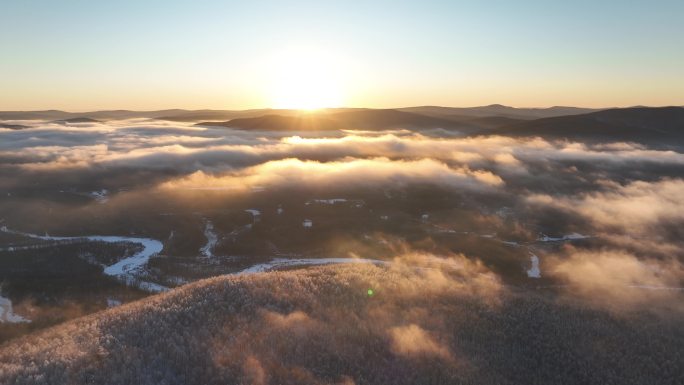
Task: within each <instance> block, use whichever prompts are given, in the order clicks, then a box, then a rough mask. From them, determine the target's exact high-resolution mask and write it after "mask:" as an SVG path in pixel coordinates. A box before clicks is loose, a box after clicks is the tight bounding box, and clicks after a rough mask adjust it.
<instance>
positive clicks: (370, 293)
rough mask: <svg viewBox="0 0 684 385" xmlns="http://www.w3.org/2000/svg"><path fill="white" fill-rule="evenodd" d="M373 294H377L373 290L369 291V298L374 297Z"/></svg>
mask: <svg viewBox="0 0 684 385" xmlns="http://www.w3.org/2000/svg"><path fill="white" fill-rule="evenodd" d="M373 294H375V292H374V291H373V289H368V296H369V297H372V296H373Z"/></svg>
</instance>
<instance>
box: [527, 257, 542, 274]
mask: <svg viewBox="0 0 684 385" xmlns="http://www.w3.org/2000/svg"><path fill="white" fill-rule="evenodd" d="M530 262H532V267H530V269H529V270H527V276H528V277H530V278H541V270H539V257H538V256H536V255H535V254H532V253H530Z"/></svg>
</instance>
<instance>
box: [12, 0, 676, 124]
mask: <svg viewBox="0 0 684 385" xmlns="http://www.w3.org/2000/svg"><path fill="white" fill-rule="evenodd" d="M683 36H684V1H681V0H675V1H669V0H663V1H641V0H637V1H628V0H603V1H596V0H594V1H585V0H579V1H572V2H570V1H554V0H547V1H534V0H521V1H496V0H494V1H487V2H481V1H459V0H452V1H435V0H433V1H426V0H423V1H398V0H395V1H368V0H366V1H355V0H346V1H277V0H256V1H249V2H247V1H201V0H197V1H181V0H165V1H157V0H147V1H129V0H120V1H115V2H114V1H87V0H81V1H77V0H0V58H1V59H0V110H41V109H63V110H70V111H86V110H96V109H135V110H153V109H163V108H188V109H201V108H211V109H247V108H263V107H292V108H308V107H311V108H316V107H337V106H349V107H376V108H387V107H404V106H413V105H444V106H476V105H487V104H493V103H500V104H506V105H511V106H516V107H546V106H553V105H575V106H586V107H611V106H633V105H652V106H660V105H684V38H682V37H683Z"/></svg>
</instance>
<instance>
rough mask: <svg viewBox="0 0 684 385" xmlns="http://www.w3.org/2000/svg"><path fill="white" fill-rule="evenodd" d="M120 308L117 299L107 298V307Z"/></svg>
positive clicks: (119, 302)
mask: <svg viewBox="0 0 684 385" xmlns="http://www.w3.org/2000/svg"><path fill="white" fill-rule="evenodd" d="M117 306H121V301H119V300H118V299H113V298H107V307H117Z"/></svg>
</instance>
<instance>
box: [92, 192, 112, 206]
mask: <svg viewBox="0 0 684 385" xmlns="http://www.w3.org/2000/svg"><path fill="white" fill-rule="evenodd" d="M90 196H91V197H92V198H93V199H95V200H96V201H97V203H100V204H103V203H107V201H108V200H109V191H107V189H102V190H100V191H92V192H90Z"/></svg>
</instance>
